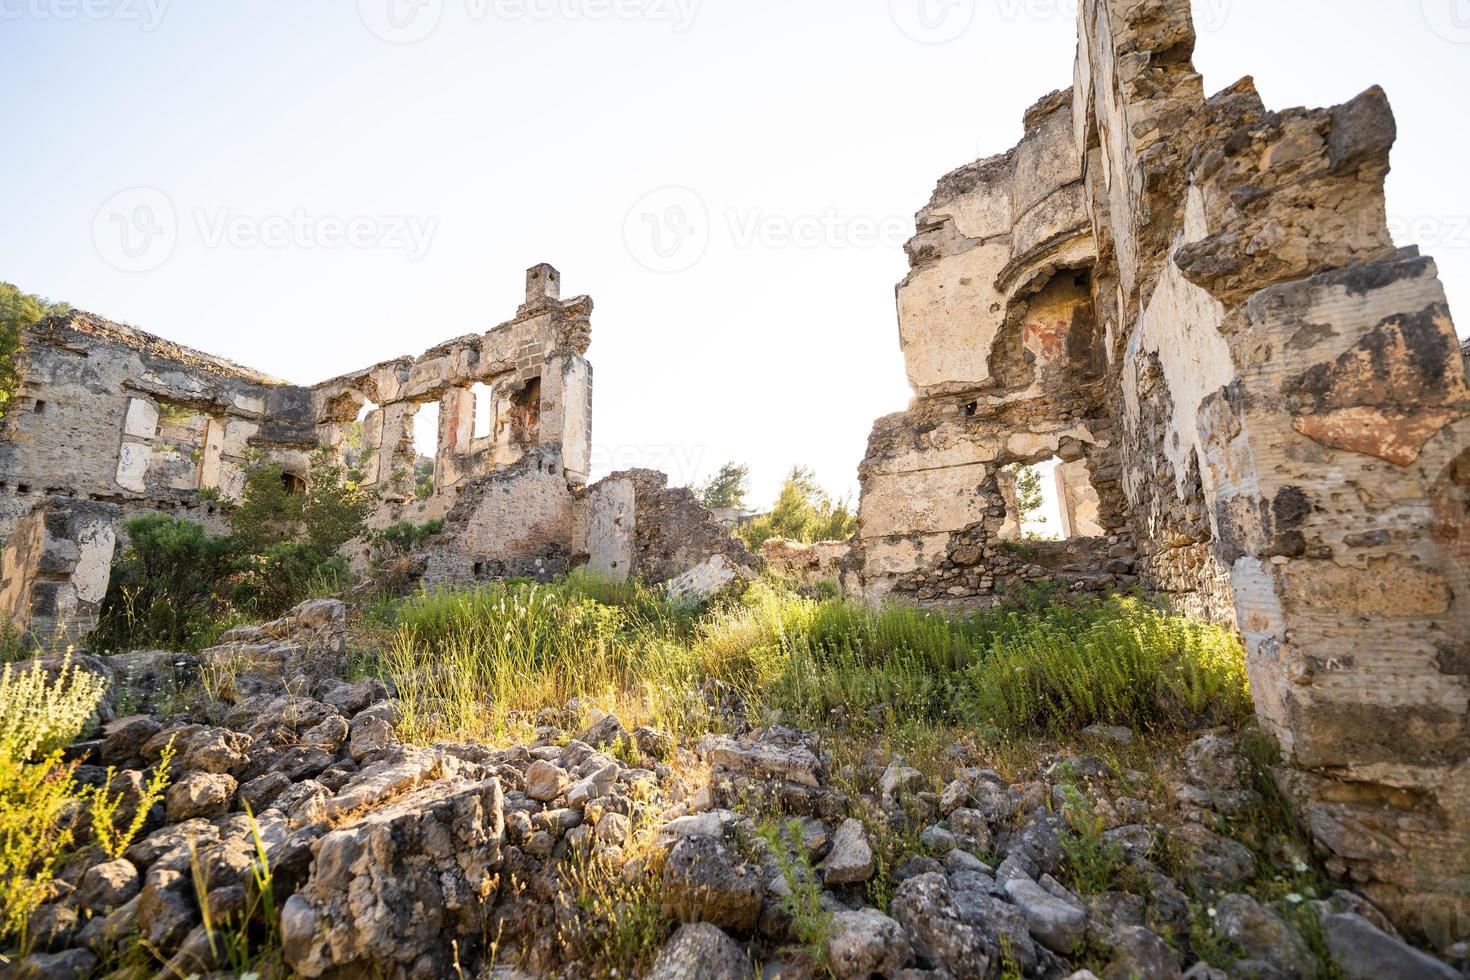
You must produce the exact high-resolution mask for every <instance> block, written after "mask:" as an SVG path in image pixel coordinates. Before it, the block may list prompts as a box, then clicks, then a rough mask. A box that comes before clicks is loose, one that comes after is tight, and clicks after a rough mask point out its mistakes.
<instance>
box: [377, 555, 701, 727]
mask: <svg viewBox="0 0 1470 980" xmlns="http://www.w3.org/2000/svg"><path fill="white" fill-rule="evenodd" d="M594 596H596V598H594ZM385 612H386V616H387V625H388V626H389V627H390V629H391V633H390V635H389V640H388V643H387V647H386V650H385V651H384V653H383V654H382V656H381V658H380V660H379V663H378V665H377V669H378V670H379V671H380V672H382V673H383V674H384V675H386V676H387V677H388V678H389V679H391V680H392V681H393V683H394V684H395V686H396V687H397V689H398V693H399V697H400V698H401V699H402V700H403V702H404V711H403V715H402V717H401V720H400V730H401V731H402V732H403V733H404V735H405V737H408V738H411V739H414V740H433V739H436V738H455V737H476V738H482V739H487V740H491V741H495V740H513V739H514V738H516V737H519V736H522V735H524V734H525V733H526V731H527V730H528V728H530V727H531V726H532V725H533V724H534V720H535V715H536V713H537V712H538V711H540V710H541V709H543V708H548V707H561V706H563V705H565V704H566V703H567V702H568V701H570V700H571V699H573V698H578V699H581V700H582V701H583V702H584V703H585V704H586V705H587V706H588V707H589V708H590V707H593V706H596V707H600V708H602V709H604V710H608V711H614V712H617V713H618V715H619V717H620V718H622V719H623V720H624V722H625V723H627V724H636V723H638V722H639V721H642V720H654V719H657V720H658V722H659V723H660V724H661V725H663V726H664V727H666V728H668V729H670V730H672V731H674V732H676V733H686V734H695V733H697V732H698V731H699V730H701V726H702V725H704V724H705V722H706V720H707V719H706V715H707V712H706V711H705V709H704V701H703V699H702V698H701V697H700V696H699V692H698V690H697V687H698V685H699V684H700V683H701V682H702V681H703V680H704V678H705V676H706V675H705V673H704V672H703V671H702V670H701V669H700V665H699V662H698V658H697V656H696V655H695V653H694V651H693V650H692V649H691V648H690V646H689V645H688V643H687V642H686V639H687V636H686V630H687V625H686V624H687V621H688V617H687V614H686V613H685V612H684V611H682V610H681V609H680V607H678V606H677V605H674V604H672V603H667V602H664V601H662V600H660V599H658V598H656V597H655V596H653V595H652V594H649V593H646V592H645V591H643V590H642V589H640V588H638V587H633V586H617V585H613V584H610V583H600V582H597V581H596V580H593V579H590V578H588V577H584V576H575V577H572V578H570V579H568V580H566V581H564V582H562V583H559V584H557V585H555V586H542V585H536V584H534V583H517V582H512V583H504V584H494V585H485V586H481V587H479V588H475V589H469V590H461V591H453V592H450V591H441V592H427V593H420V594H418V595H415V596H412V597H410V598H408V599H406V600H404V601H403V602H401V603H398V604H396V605H395V606H391V607H388V608H387V610H385ZM379 615H380V616H381V615H384V612H380V613H379Z"/></svg>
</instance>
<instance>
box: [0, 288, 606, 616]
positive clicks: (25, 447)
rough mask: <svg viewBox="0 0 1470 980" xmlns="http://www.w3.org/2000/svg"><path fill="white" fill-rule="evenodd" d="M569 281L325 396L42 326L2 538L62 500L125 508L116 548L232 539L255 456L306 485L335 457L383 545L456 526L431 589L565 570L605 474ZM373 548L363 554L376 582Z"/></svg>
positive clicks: (76, 315)
mask: <svg viewBox="0 0 1470 980" xmlns="http://www.w3.org/2000/svg"><path fill="white" fill-rule="evenodd" d="M560 279H561V277H560V274H559V273H558V272H557V271H556V270H555V269H554V268H552V267H551V266H549V265H539V266H535V267H534V268H532V269H530V270H528V271H527V274H526V298H525V302H524V303H523V304H522V305H521V306H520V308H519V309H518V310H517V311H516V315H515V317H514V318H512V319H511V320H509V321H507V322H505V323H502V324H500V325H499V326H497V327H495V328H493V329H492V330H490V331H489V332H487V333H485V334H472V335H469V336H465V337H460V338H456V339H454V340H450V341H448V342H446V343H443V344H440V345H438V346H436V347H434V348H431V349H430V350H429V351H427V352H425V353H424V354H423V355H421V356H419V357H417V358H408V357H405V358H399V359H397V360H393V361H388V362H384V363H382V364H377V365H374V366H373V367H370V368H367V369H365V370H363V371H359V372H356V373H354V374H351V375H346V376H343V377H340V378H335V379H332V380H330V381H326V382H323V383H321V384H319V385H316V386H314V387H310V388H307V387H299V386H295V385H290V384H287V383H285V382H282V381H279V380H276V379H274V378H270V377H268V376H266V375H264V374H261V373H259V372H256V371H251V370H250V369H248V368H243V367H240V366H238V365H235V364H232V363H230V362H229V361H225V360H222V359H220V358H216V357H211V356H209V355H206V354H201V353H199V352H198V351H193V350H190V349H188V348H186V347H181V346H179V345H177V344H173V343H170V342H169V341H166V340H162V339H160V338H158V337H154V336H152V335H150V334H146V333H143V332H142V331H139V330H136V329H134V328H132V327H126V326H122V325H120V324H116V323H111V322H109V321H107V320H103V319H101V318H100V317H96V316H93V315H92V314H88V313H82V312H68V313H65V314H61V315H59V316H56V317H52V318H50V319H48V320H44V321H42V322H40V323H37V324H35V325H33V326H31V327H29V328H27V330H26V331H25V336H24V338H23V344H22V349H21V354H20V356H19V357H18V360H17V366H18V369H19V373H20V377H21V384H20V387H19V391H18V396H17V398H16V399H15V402H14V406H13V407H12V409H11V410H10V411H9V412H8V413H7V414H6V415H5V416H4V418H3V419H0V537H10V536H11V534H12V532H17V528H18V527H20V526H21V525H23V523H24V522H25V521H26V520H27V515H28V514H30V513H31V512H32V511H33V510H34V509H36V508H37V507H40V508H42V509H43V510H48V511H49V509H51V507H52V505H51V504H50V496H49V495H51V494H64V495H66V496H67V497H69V498H73V499H74V500H76V501H78V502H86V501H100V502H105V503H107V504H110V505H114V506H115V507H116V514H115V515H114V520H113V531H112V534H113V536H114V538H115V537H116V536H117V535H119V534H121V533H123V532H122V529H121V525H122V522H123V521H125V520H126V519H127V518H128V517H131V516H134V515H136V514H141V513H151V512H156V513H164V514H168V515H170V516H175V517H180V518H186V519H189V520H194V521H198V522H200V523H202V524H204V525H205V526H206V527H207V528H208V529H209V530H210V531H211V532H213V533H222V532H223V531H224V530H225V525H224V520H223V512H222V506H223V505H227V504H228V503H229V502H231V501H233V500H235V499H238V497H239V494H240V493H241V491H242V490H243V487H244V481H245V472H246V467H247V465H248V461H249V459H250V458H251V457H252V456H253V455H254V454H260V455H262V456H265V457H267V458H270V459H272V460H274V461H276V462H278V463H280V465H281V467H282V469H283V470H284V471H285V472H286V473H287V474H288V475H290V476H292V477H295V478H299V479H301V480H303V481H304V480H305V479H306V478H308V476H309V470H310V463H311V458H312V456H313V454H315V453H317V452H319V451H321V450H323V449H326V450H328V451H330V452H331V453H332V454H333V455H334V456H335V457H336V458H337V459H338V460H339V461H341V462H342V463H344V464H346V465H348V466H349V467H351V468H357V469H360V470H361V471H362V472H363V473H364V474H365V478H366V481H367V483H368V484H369V485H372V486H375V487H377V488H378V489H379V490H380V492H381V498H380V503H379V505H378V507H377V509H376V510H375V512H374V513H373V514H371V515H370V517H369V520H368V524H369V527H370V528H373V529H378V528H384V527H387V526H389V525H391V524H395V523H399V522H404V521H409V522H414V523H423V522H425V521H429V520H433V519H436V518H442V519H445V520H446V521H447V522H448V524H449V526H450V528H451V531H450V532H449V533H446V534H445V535H441V536H440V537H439V538H438V539H436V540H434V541H432V542H430V545H429V548H428V550H427V552H426V554H425V555H424V556H422V557H423V558H424V559H425V564H426V567H427V569H428V578H429V580H430V581H434V582H438V581H466V580H474V579H488V578H495V577H503V576H507V575H516V576H519V575H534V576H536V577H547V576H550V575H553V574H556V573H558V572H562V571H565V570H566V568H567V567H568V562H569V559H570V558H571V555H572V552H573V547H572V546H573V543H574V538H576V537H577V530H576V528H577V526H578V523H579V521H580V520H581V518H580V516H579V515H578V514H577V513H574V496H575V495H574V491H575V490H577V489H578V488H580V487H582V486H584V485H585V484H586V481H587V476H588V471H589V469H590V457H591V433H592V367H591V365H590V364H589V363H588V361H587V360H586V357H585V355H586V353H587V349H588V347H589V345H590V343H591V320H590V318H591V314H592V301H591V300H590V299H588V298H587V297H585V296H583V297H576V298H574V299H570V300H562V299H561V298H560V288H561V285H560ZM481 383H482V384H486V385H489V386H490V387H491V395H490V397H491V398H492V399H493V401H494V405H493V407H492V411H491V412H490V417H491V423H490V427H489V429H490V431H488V432H486V433H477V432H475V419H476V411H475V408H476V406H475V393H474V391H473V388H474V386H475V385H476V384H481ZM431 403H437V405H438V407H439V432H438V449H437V452H436V454H435V461H434V489H433V492H432V493H431V494H430V495H429V496H427V497H426V498H420V497H418V496H417V495H416V493H415V489H416V482H417V481H416V478H415V474H414V468H415V463H416V461H417V451H416V450H415V448H414V440H413V424H414V418H415V416H416V415H417V413H418V412H419V411H420V410H421V409H422V408H423V406H425V405H428V404H431ZM365 409H367V411H364V410H365ZM359 423H360V424H359ZM38 520H39V518H38ZM35 533H36V532H35V530H34V528H33V527H23V528H22V529H21V531H19V532H17V537H16V539H15V540H14V541H12V542H11V543H10V545H9V547H8V548H7V552H6V558H7V561H8V562H9V563H10V565H11V566H13V567H11V568H10V569H9V572H8V576H7V577H8V579H9V580H11V581H13V582H14V583H16V584H15V588H14V595H13V596H11V597H10V600H9V601H10V604H11V605H10V609H11V611H12V613H13V615H14V616H16V617H18V621H19V622H20V623H21V625H22V626H25V625H27V624H28V623H29V621H30V618H31V614H30V612H29V611H28V610H29V608H30V603H29V600H27V599H23V598H22V596H23V595H29V590H30V589H31V585H30V584H29V583H31V582H34V581H36V580H37V579H38V578H44V577H45V576H46V575H49V574H51V571H50V569H49V568H47V567H44V566H43V565H40V564H37V563H38V562H42V560H43V559H44V558H45V556H46V550H45V549H44V548H42V547H40V546H39V545H36V544H35V542H34V541H32V540H31V539H32V538H34V536H35ZM368 550H369V549H368V547H367V544H366V542H357V543H355V544H354V545H350V546H349V547H348V549H347V552H348V554H349V556H350V557H352V558H353V560H354V562H355V564H356V565H357V567H358V570H359V571H362V570H364V569H365V568H366V565H367V559H368ZM27 563H29V565H28V564H27ZM106 586H107V579H106V576H105V575H104V576H103V577H102V578H101V581H100V588H101V591H102V592H103V593H105V592H106ZM47 588H49V586H48V587H47ZM41 591H42V592H46V591H47V589H42V590H41ZM97 601H98V602H100V596H99V597H98V599H97ZM63 605H64V606H65V608H64V609H63V610H62V611H64V612H70V611H71V605H70V604H63ZM86 606H87V602H82V604H81V606H79V607H78V609H79V610H81V611H82V612H83V613H85V610H86ZM58 608H61V607H58ZM46 616H49V613H48V614H46ZM46 616H43V617H42V618H43V619H45V618H46ZM83 618H85V616H83Z"/></svg>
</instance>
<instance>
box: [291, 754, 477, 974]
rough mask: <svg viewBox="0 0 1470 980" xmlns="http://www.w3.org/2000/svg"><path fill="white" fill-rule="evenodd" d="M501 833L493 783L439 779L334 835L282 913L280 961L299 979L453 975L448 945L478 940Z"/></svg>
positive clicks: (326, 839) (320, 847)
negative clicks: (301, 976)
mask: <svg viewBox="0 0 1470 980" xmlns="http://www.w3.org/2000/svg"><path fill="white" fill-rule="evenodd" d="M504 836H505V814H504V799H503V796H502V793H501V788H500V781H499V780H498V779H493V778H492V779H487V780H483V781H474V780H470V779H445V780H441V781H439V782H436V783H433V784H431V785H429V786H426V787H424V788H422V789H419V790H417V791H415V792H413V793H411V794H410V795H409V796H407V797H406V798H404V799H401V800H399V801H398V802H396V803H393V804H391V805H388V806H385V807H383V808H382V809H379V810H375V811H372V812H369V813H368V814H367V815H366V816H363V817H360V818H358V819H357V820H355V821H353V822H351V823H349V824H348V825H346V826H343V827H339V828H338V829H336V830H333V831H332V832H330V833H328V834H327V835H326V836H325V837H323V838H322V839H321V840H320V841H319V842H318V843H317V844H316V846H315V853H316V862H315V865H314V866H313V868H312V871H311V875H310V878H309V879H308V880H307V882H306V884H305V886H304V887H303V888H302V889H301V890H300V891H299V892H297V893H296V894H295V895H293V896H291V898H290V899H289V900H287V902H286V904H285V907H284V908H283V909H282V913H281V937H282V945H283V949H284V952H285V958H286V962H287V963H288V964H289V965H290V966H291V967H292V968H293V969H295V970H296V971H297V972H299V973H300V974H301V975H303V976H306V977H321V976H325V975H329V974H332V975H343V976H346V975H362V974H367V975H381V976H385V977H391V978H398V977H405V978H425V980H427V978H431V977H443V976H449V975H451V974H452V963H453V957H454V945H453V941H454V940H458V941H459V944H460V947H461V948H462V949H464V948H473V946H474V944H475V943H478V941H479V940H480V938H481V936H480V928H481V925H482V910H483V909H484V908H485V907H486V905H487V903H488V902H489V901H490V900H491V899H492V895H493V892H494V891H495V888H496V885H497V876H496V871H497V870H498V869H499V867H500V864H501V845H502V842H503V840H504Z"/></svg>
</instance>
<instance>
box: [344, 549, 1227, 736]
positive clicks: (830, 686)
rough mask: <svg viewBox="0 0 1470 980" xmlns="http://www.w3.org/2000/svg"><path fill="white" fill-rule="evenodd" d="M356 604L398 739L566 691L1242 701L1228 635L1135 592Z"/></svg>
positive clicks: (1171, 709)
mask: <svg viewBox="0 0 1470 980" xmlns="http://www.w3.org/2000/svg"><path fill="white" fill-rule="evenodd" d="M373 618H374V620H375V621H376V622H377V623H378V624H379V626H380V627H382V628H386V629H388V630H389V631H390V636H391V638H390V640H389V642H388V643H387V648H386V652H385V653H384V654H383V655H382V657H381V659H380V660H379V662H378V664H377V665H376V667H377V669H378V670H379V671H381V672H382V673H383V674H384V675H386V676H387V677H388V678H389V679H390V680H392V681H393V683H394V684H395V685H396V686H397V689H398V691H399V694H400V696H401V697H402V698H403V700H404V702H405V712H404V716H403V719H402V722H401V725H402V729H403V732H404V734H405V736H406V737H408V738H410V739H413V740H424V741H429V740H435V739H443V738H462V737H463V738H468V737H474V738H487V739H510V738H514V737H520V736H523V735H524V734H526V733H527V732H528V731H529V730H530V729H531V728H533V727H534V725H535V716H536V713H537V712H538V711H539V710H540V709H543V708H546V707H547V706H559V705H564V704H567V703H568V702H569V701H571V700H572V699H574V698H575V699H578V701H579V703H581V704H582V705H584V706H585V707H587V708H591V707H597V708H601V709H603V710H606V711H610V712H613V713H615V714H617V715H618V717H619V718H620V719H622V721H623V722H624V724H627V725H630V726H631V725H637V724H651V725H654V726H656V727H659V728H663V729H665V730H667V731H670V732H671V733H673V734H675V735H678V736H685V737H690V738H692V737H696V736H698V735H699V734H701V733H703V732H706V731H711V730H720V729H722V728H728V727H729V725H730V723H731V722H733V721H736V720H746V721H751V722H753V723H757V724H764V723H770V722H773V721H784V722H787V723H792V724H799V725H806V726H823V727H826V726H833V725H836V726H837V727H847V728H855V729H862V730H872V731H879V730H885V729H887V730H891V729H893V728H894V727H895V726H897V725H902V724H914V723H919V724H925V725H963V726H965V727H967V728H970V729H978V730H981V731H982V732H984V731H988V732H991V733H993V734H995V735H997V736H1009V735H1014V736H1028V735H1036V734H1065V733H1067V732H1074V731H1077V730H1079V729H1081V728H1084V727H1086V726H1088V725H1092V724H1095V723H1107V724H1116V725H1127V726H1130V727H1134V728H1139V729H1142V730H1145V731H1148V730H1162V729H1173V728H1179V727H1184V726H1192V725H1198V724H1199V723H1201V722H1220V723H1232V724H1233V723H1236V722H1239V721H1242V720H1244V719H1245V718H1246V717H1248V715H1249V711H1250V704H1249V694H1248V692H1247V682H1246V674H1245V660H1244V653H1243V651H1242V649H1241V647H1240V644H1239V642H1238V641H1237V640H1236V639H1235V638H1234V637H1232V636H1231V635H1230V634H1229V633H1228V632H1227V631H1225V630H1223V629H1219V628H1216V627H1212V626H1208V625H1204V624H1201V623H1196V622H1193V621H1190V620H1188V619H1185V618H1183V617H1180V616H1176V615H1173V614H1171V613H1169V612H1167V611H1166V610H1163V609H1160V608H1158V607H1157V606H1154V605H1151V604H1149V603H1147V602H1145V601H1143V600H1140V599H1132V598H1113V599H1108V600H1103V601H1096V600H1094V601H1086V602H1081V603H1073V604H1064V603H1049V604H1044V605H1038V604H1036V603H1031V604H1029V605H1026V606H1020V607H1014V606H1013V607H1004V608H1000V609H997V610H992V611H990V612H986V613H983V614H980V615H977V616H974V617H971V618H967V619H958V618H951V617H946V616H942V615H939V614H934V613H925V612H921V611H918V610H914V609H909V608H905V607H890V608H886V609H883V610H881V611H873V610H870V609H868V608H866V607H863V606H860V605H857V604H855V603H851V602H847V601H844V600H839V599H822V600H818V599H810V598H806V597H803V596H800V595H798V594H796V593H795V592H793V591H791V590H789V589H788V588H786V587H784V586H783V585H781V584H780V583H778V582H774V581H768V580H762V581H759V582H756V583H754V584H753V585H751V586H750V587H748V588H746V589H745V590H743V592H741V593H740V594H729V595H725V596H722V597H719V598H717V599H715V600H714V601H712V602H711V603H709V604H708V605H707V606H706V607H704V608H700V609H696V608H691V607H690V606H689V605H687V604H683V603H678V602H672V601H669V600H666V599H664V598H662V597H661V596H660V595H659V594H658V593H655V592H651V591H649V590H647V589H644V588H642V587H641V586H637V585H613V584H610V583H606V582H601V581H599V580H597V579H595V578H592V577H590V576H586V575H574V576H572V577H570V578H568V579H566V580H564V581H562V582H560V583H557V584H554V585H535V584H531V583H508V584H497V585H486V586H481V587H478V588H475V589H469V590H459V591H440V592H428V593H421V594H419V595H416V596H412V597H410V598H408V599H405V600H402V601H400V602H394V603H386V604H381V605H379V606H378V607H376V608H375V610H374V611H373Z"/></svg>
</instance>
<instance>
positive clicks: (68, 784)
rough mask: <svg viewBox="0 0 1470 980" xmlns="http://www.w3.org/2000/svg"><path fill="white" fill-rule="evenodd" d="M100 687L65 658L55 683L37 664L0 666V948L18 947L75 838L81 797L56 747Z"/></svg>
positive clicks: (85, 716) (71, 733)
mask: <svg viewBox="0 0 1470 980" xmlns="http://www.w3.org/2000/svg"><path fill="white" fill-rule="evenodd" d="M105 690H106V683H105V682H104V681H103V680H102V679H101V678H100V677H98V676H96V675H95V674H91V673H88V672H86V671H81V670H78V669H77V667H76V666H75V665H74V664H72V663H71V661H70V659H69V658H66V659H63V661H62V663H61V666H60V669H59V670H58V672H57V673H56V675H55V677H54V678H53V677H52V675H51V673H50V672H48V671H47V670H45V669H44V668H43V667H42V666H41V665H40V664H36V665H33V666H32V667H31V668H30V669H29V670H27V671H25V672H23V673H22V672H18V671H15V670H14V669H13V668H12V666H11V665H9V664H6V665H5V666H4V667H3V668H0V943H5V942H8V941H10V940H12V939H17V938H18V939H19V941H20V944H21V947H22V948H24V947H25V945H26V943H25V938H26V937H25V928H26V921H27V920H28V919H29V918H30V914H31V913H32V912H33V911H35V909H36V908H37V907H38V906H39V905H40V904H41V903H42V902H43V901H44V900H45V898H46V896H47V895H48V894H49V890H50V889H49V885H50V882H51V880H52V878H53V877H54V874H55V869H56V867H57V866H58V865H59V863H60V862H61V860H62V859H63V857H64V855H65V853H66V852H67V850H68V849H69V848H70V847H71V845H72V842H73V840H74V839H75V829H74V828H73V826H72V822H71V820H70V816H71V814H72V813H73V810H74V801H75V800H76V799H78V798H79V797H80V796H81V793H80V791H79V790H78V788H77V787H76V785H75V783H74V781H73V774H74V772H75V770H76V764H75V763H65V762H63V761H62V747H63V746H65V745H68V744H70V743H71V742H73V741H75V740H76V738H77V737H78V736H79V735H81V734H82V732H83V731H84V730H85V729H86V728H87V726H88V725H89V724H90V722H91V720H92V717H93V715H94V713H95V712H96V709H97V705H98V703H99V702H100V701H101V700H102V695H103V693H104V692H105Z"/></svg>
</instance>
